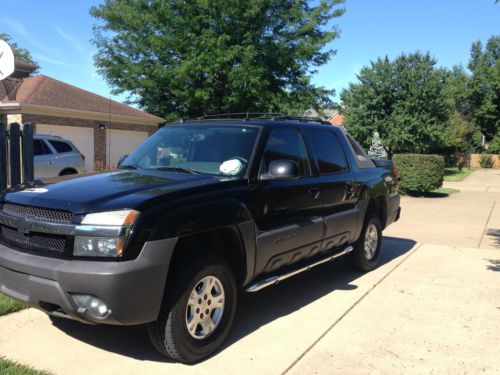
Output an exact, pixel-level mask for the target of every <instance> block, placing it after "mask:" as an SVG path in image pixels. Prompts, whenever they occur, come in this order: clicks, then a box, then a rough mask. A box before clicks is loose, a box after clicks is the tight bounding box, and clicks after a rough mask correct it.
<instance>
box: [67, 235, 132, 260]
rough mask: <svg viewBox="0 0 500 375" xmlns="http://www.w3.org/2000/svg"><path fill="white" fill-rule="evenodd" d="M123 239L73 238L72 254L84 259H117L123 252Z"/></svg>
mask: <svg viewBox="0 0 500 375" xmlns="http://www.w3.org/2000/svg"><path fill="white" fill-rule="evenodd" d="M124 244H125V239H124V238H123V237H117V238H116V237H80V236H77V237H75V245H74V248H73V249H74V250H73V254H74V255H76V256H85V257H118V256H120V255H121V254H122V252H123V245H124Z"/></svg>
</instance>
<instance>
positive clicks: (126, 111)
mask: <svg viewBox="0 0 500 375" xmlns="http://www.w3.org/2000/svg"><path fill="white" fill-rule="evenodd" d="M2 83H3V85H2ZM0 103H20V104H21V105H22V104H32V105H40V106H47V107H57V108H64V109H74V110H79V111H88V112H100V113H111V114H113V115H122V116H130V117H137V118H138V119H141V118H142V119H146V120H149V122H151V121H152V120H153V121H156V122H157V123H162V122H164V121H165V120H164V119H162V118H161V117H158V116H154V115H152V114H150V113H147V112H144V111H141V110H139V109H136V108H133V107H130V106H128V105H125V104H122V103H119V102H116V101H114V100H111V99H109V98H105V97H103V96H100V95H97V94H94V93H91V92H89V91H86V90H83V89H80V88H78V87H75V86H72V85H69V84H67V83H64V82H61V81H59V80H57V79H54V78H51V77H47V76H45V75H43V74H40V75H36V76H33V77H27V78H7V79H5V80H3V81H0Z"/></svg>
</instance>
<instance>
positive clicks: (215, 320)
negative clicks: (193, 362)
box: [186, 276, 225, 340]
mask: <svg viewBox="0 0 500 375" xmlns="http://www.w3.org/2000/svg"><path fill="white" fill-rule="evenodd" d="M224 305H225V296H224V287H223V286H222V282H221V281H220V280H219V279H218V278H217V277H215V276H206V277H204V278H203V279H201V280H200V281H198V282H197V283H196V286H195V287H194V288H193V290H192V291H191V294H190V295H189V299H188V302H187V308H186V328H187V330H188V332H189V334H190V335H191V337H193V338H195V339H197V340H203V339H205V338H207V337H208V336H210V335H211V334H212V333H213V332H214V331H215V329H216V328H217V326H218V325H219V324H220V322H221V320H222V315H223V314H224Z"/></svg>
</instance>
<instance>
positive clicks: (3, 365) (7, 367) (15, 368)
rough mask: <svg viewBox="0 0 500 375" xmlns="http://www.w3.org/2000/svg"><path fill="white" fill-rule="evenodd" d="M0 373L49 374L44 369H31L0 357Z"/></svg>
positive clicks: (18, 374)
mask: <svg viewBox="0 0 500 375" xmlns="http://www.w3.org/2000/svg"><path fill="white" fill-rule="evenodd" d="M0 374H2V375H50V373H48V372H46V371H38V370H33V369H32V368H31V367H27V366H23V365H19V364H17V363H15V362H12V361H9V360H7V359H5V358H2V357H0Z"/></svg>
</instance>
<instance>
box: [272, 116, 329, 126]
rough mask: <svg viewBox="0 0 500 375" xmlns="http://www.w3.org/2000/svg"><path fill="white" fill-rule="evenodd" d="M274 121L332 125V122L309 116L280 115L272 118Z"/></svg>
mask: <svg viewBox="0 0 500 375" xmlns="http://www.w3.org/2000/svg"><path fill="white" fill-rule="evenodd" d="M271 120H272V121H279V120H294V121H299V122H315V123H320V124H324V125H331V123H330V122H328V121H325V120H323V119H322V118H320V117H309V116H289V115H278V116H273V117H272V118H271Z"/></svg>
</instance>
